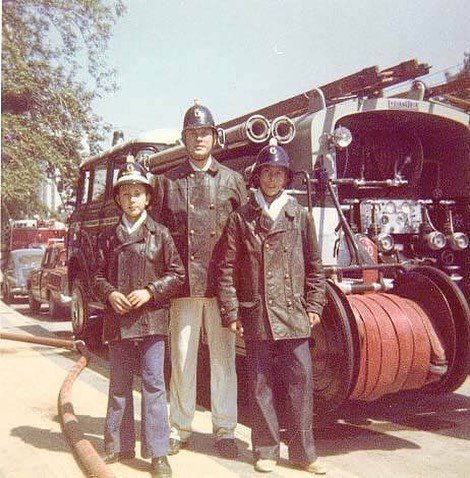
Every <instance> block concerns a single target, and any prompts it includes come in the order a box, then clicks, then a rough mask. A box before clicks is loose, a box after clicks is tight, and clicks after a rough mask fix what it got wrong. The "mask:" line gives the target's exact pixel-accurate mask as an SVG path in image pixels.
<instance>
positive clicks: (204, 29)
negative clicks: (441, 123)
mask: <svg viewBox="0 0 470 478" xmlns="http://www.w3.org/2000/svg"><path fill="white" fill-rule="evenodd" d="M127 5H128V12H127V14H126V15H125V16H124V17H123V18H122V19H120V21H119V23H118V24H117V25H116V27H115V30H114V36H113V39H112V41H111V44H110V49H109V51H108V61H109V63H110V65H111V66H113V67H115V68H116V69H117V70H118V76H117V80H118V84H119V86H120V90H119V91H118V92H117V93H116V94H113V95H108V96H107V97H105V98H104V99H103V100H101V101H99V102H97V103H96V104H95V110H96V112H97V113H98V114H100V115H101V116H102V117H103V119H104V120H105V121H106V122H108V123H110V124H112V126H113V128H114V129H122V130H123V131H124V133H125V136H126V138H127V139H130V138H131V137H132V136H135V135H136V134H138V133H139V132H142V131H148V130H151V129H155V128H180V127H181V122H182V117H183V115H184V112H185V111H186V109H187V108H188V107H189V106H191V105H192V104H193V99H194V98H200V99H201V100H202V102H203V104H206V105H207V106H209V108H211V110H212V111H213V113H214V116H215V118H216V121H217V122H222V121H224V120H227V119H230V118H233V117H235V116H239V115H241V114H244V113H247V112H249V111H252V110H254V109H257V108H259V107H263V106H266V105H268V104H270V103H273V102H276V101H280V100H282V99H285V98H288V97H290V96H293V95H295V94H298V93H301V92H302V91H306V90H309V89H311V88H312V87H314V86H321V85H322V84H325V83H328V82H330V81H333V80H335V79H337V78H339V77H341V76H345V75H348V74H351V73H353V72H355V71H358V70H360V69H362V68H365V67H369V66H373V65H378V66H379V68H380V69H383V68H386V67H388V66H392V65H395V64H397V63H400V62H402V61H406V60H408V59H411V58H416V59H417V60H419V61H420V62H422V63H428V64H430V65H432V67H433V68H432V70H431V73H434V76H433V77H431V78H429V80H428V83H430V84H431V83H432V82H434V83H435V82H436V81H438V80H439V79H440V75H441V74H440V73H439V72H441V71H442V70H444V69H446V68H448V67H454V66H455V65H458V64H461V63H462V61H463V54H464V51H470V33H469V32H470V14H469V9H468V1H467V0H427V1H424V0H415V1H411V0H394V1H393V2H391V1H374V0H362V1H357V0H356V1H355V0H350V1H346V0H329V1H327V0H270V1H269V0H252V1H249V0H238V1H236V0H233V1H225V0H204V1H202V0H194V1H190V0H182V1H178V0H173V1H172V0H128V2H127Z"/></svg>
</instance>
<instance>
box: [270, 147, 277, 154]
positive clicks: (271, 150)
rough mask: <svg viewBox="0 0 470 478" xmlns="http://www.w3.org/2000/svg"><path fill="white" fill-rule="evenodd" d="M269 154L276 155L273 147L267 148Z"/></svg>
mask: <svg viewBox="0 0 470 478" xmlns="http://www.w3.org/2000/svg"><path fill="white" fill-rule="evenodd" d="M269 152H270V153H271V154H276V147H275V146H271V147H270V148H269Z"/></svg>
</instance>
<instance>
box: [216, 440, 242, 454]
mask: <svg viewBox="0 0 470 478" xmlns="http://www.w3.org/2000/svg"><path fill="white" fill-rule="evenodd" d="M215 449H216V450H217V452H218V453H219V455H220V456H221V457H223V458H237V457H238V447H237V444H236V443H235V440H234V439H233V438H220V439H219V440H216V442H215Z"/></svg>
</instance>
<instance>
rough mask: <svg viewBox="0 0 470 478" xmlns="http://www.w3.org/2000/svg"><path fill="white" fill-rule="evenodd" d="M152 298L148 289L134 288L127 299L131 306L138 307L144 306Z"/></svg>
mask: <svg viewBox="0 0 470 478" xmlns="http://www.w3.org/2000/svg"><path fill="white" fill-rule="evenodd" d="M151 298H152V296H151V294H150V292H149V290H148V289H136V290H133V291H132V292H131V293H130V294H128V296H127V300H128V301H129V302H130V304H131V306H132V307H134V308H135V309H137V308H138V307H142V306H143V305H144V304H146V303H147V302H148V301H149V300H150V299H151Z"/></svg>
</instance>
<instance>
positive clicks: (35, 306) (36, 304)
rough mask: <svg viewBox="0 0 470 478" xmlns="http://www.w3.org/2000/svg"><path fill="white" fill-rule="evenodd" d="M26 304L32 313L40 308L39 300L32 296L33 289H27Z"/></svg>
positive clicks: (37, 311) (35, 312)
mask: <svg viewBox="0 0 470 478" xmlns="http://www.w3.org/2000/svg"><path fill="white" fill-rule="evenodd" d="M28 305H29V310H30V311H31V312H32V313H33V314H37V313H39V311H40V310H41V302H39V301H37V300H36V299H35V298H34V295H33V291H32V290H31V289H28Z"/></svg>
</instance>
